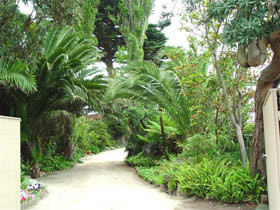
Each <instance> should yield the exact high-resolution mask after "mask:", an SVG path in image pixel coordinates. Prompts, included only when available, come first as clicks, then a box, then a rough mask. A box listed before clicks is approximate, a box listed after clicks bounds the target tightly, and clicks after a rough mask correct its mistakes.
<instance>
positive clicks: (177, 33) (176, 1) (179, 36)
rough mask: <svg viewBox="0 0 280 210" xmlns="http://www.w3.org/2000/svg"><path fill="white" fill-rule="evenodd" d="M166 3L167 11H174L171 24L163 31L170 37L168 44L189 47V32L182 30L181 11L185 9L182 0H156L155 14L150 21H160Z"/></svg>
mask: <svg viewBox="0 0 280 210" xmlns="http://www.w3.org/2000/svg"><path fill="white" fill-rule="evenodd" d="M163 5H166V8H167V11H173V13H174V16H173V18H172V19H171V20H172V22H171V25H170V26H168V27H166V28H165V29H164V30H163V32H164V33H165V35H166V36H167V37H168V42H167V45H170V46H183V47H185V48H186V47H187V33H186V32H184V31H182V30H180V28H181V21H180V15H179V14H180V13H181V12H182V11H183V5H182V3H181V0H156V1H155V4H154V9H153V14H152V15H151V16H150V18H149V22H150V23H158V20H159V18H160V14H161V12H162V11H163V8H162V6H163Z"/></svg>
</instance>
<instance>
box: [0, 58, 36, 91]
mask: <svg viewBox="0 0 280 210" xmlns="http://www.w3.org/2000/svg"><path fill="white" fill-rule="evenodd" d="M0 84H2V85H4V86H5V87H13V86H15V87H17V88H18V89H20V90H21V91H23V92H25V93H32V92H34V91H36V82H35V76H34V74H33V73H32V72H31V71H30V70H29V69H28V66H27V65H26V64H24V63H22V62H21V61H15V62H14V63H13V64H10V63H9V62H4V61H3V60H2V59H0Z"/></svg>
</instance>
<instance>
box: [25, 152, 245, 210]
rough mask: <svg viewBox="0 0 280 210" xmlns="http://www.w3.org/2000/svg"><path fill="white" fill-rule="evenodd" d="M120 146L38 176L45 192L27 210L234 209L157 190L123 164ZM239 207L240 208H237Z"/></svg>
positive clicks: (123, 154) (123, 155)
mask: <svg viewBox="0 0 280 210" xmlns="http://www.w3.org/2000/svg"><path fill="white" fill-rule="evenodd" d="M125 155H126V154H125V153H124V149H117V150H112V151H106V152H103V153H100V154H98V155H95V156H89V157H86V158H84V159H83V162H84V163H82V164H77V165H76V166H75V167H74V168H72V169H70V170H69V171H65V172H61V173H58V174H54V175H49V176H46V177H43V178H41V179H40V181H42V182H44V183H46V184H47V185H48V190H49V195H48V196H47V197H46V198H44V199H43V200H41V201H40V202H39V203H38V204H37V205H36V206H34V207H32V208H30V210H64V209H65V210H84V209H90V210H91V209H92V210H187V209H188V210H194V209H201V210H206V209H213V210H214V209H215V210H218V209H221V210H222V209H237V207H235V208H234V207H225V206H223V205H221V206H215V205H214V204H213V206H211V205H209V202H207V201H199V202H197V201H196V202H192V201H191V200H190V201H188V200H182V199H179V198H177V197H175V196H170V195H168V194H166V193H164V192H161V191H160V190H159V188H157V187H155V186H153V185H151V184H149V183H147V182H145V181H144V180H142V179H140V178H139V177H138V175H137V174H136V173H135V170H134V169H133V168H130V167H128V166H126V164H125V163H124V161H123V160H124V158H125ZM238 209H242V208H238Z"/></svg>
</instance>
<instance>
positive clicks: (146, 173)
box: [136, 167, 165, 185]
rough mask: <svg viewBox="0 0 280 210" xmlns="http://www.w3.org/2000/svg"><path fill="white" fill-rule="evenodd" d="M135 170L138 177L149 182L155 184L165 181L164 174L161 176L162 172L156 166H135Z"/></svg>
mask: <svg viewBox="0 0 280 210" xmlns="http://www.w3.org/2000/svg"><path fill="white" fill-rule="evenodd" d="M136 170H137V173H138V174H139V176H140V177H142V178H143V179H145V180H147V181H149V182H151V183H154V184H157V185H160V184H164V183H165V180H164V176H162V174H161V173H160V171H159V170H158V167H151V168H147V167H136Z"/></svg>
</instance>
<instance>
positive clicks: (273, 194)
mask: <svg viewBox="0 0 280 210" xmlns="http://www.w3.org/2000/svg"><path fill="white" fill-rule="evenodd" d="M277 91H278V90H277V89H272V90H271V91H270V92H269V94H268V96H267V98H266V101H265V103H264V106H263V118H264V136H265V153H266V170H267V187H268V199H269V209H270V210H280V199H279V198H280V142H279V141H280V135H279V114H278V107H277Z"/></svg>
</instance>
